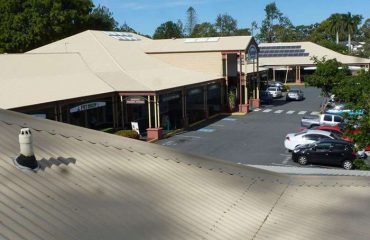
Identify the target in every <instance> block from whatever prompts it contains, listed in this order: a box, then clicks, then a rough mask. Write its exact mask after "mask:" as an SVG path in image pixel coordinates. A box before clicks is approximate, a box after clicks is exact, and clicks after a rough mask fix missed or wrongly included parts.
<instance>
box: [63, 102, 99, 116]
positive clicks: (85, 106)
mask: <svg viewBox="0 0 370 240" xmlns="http://www.w3.org/2000/svg"><path fill="white" fill-rule="evenodd" d="M105 106H106V103H105V102H91V103H85V104H82V105H79V106H76V107H73V108H71V109H70V110H69V112H70V113H76V112H82V111H86V110H89V109H94V108H99V107H105Z"/></svg>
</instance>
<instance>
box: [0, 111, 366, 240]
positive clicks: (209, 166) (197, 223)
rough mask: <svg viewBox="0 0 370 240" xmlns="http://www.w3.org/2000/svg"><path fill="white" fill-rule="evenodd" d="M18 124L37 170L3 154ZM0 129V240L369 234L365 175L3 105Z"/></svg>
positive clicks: (11, 147) (14, 146)
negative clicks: (197, 151)
mask: <svg viewBox="0 0 370 240" xmlns="http://www.w3.org/2000/svg"><path fill="white" fill-rule="evenodd" d="M24 125H27V126H28V127H30V128H31V129H32V130H33V131H32V132H33V136H34V147H35V155H36V157H37V159H38V161H39V163H40V165H41V170H40V171H38V172H37V173H27V172H22V171H20V170H18V169H16V168H15V167H14V165H13V163H12V160H11V158H12V157H15V156H16V155H17V153H18V151H19V146H18V143H17V135H18V133H19V130H20V128H21V126H24ZM63 132H65V133H64V135H62V133H63ZM0 133H1V134H0V185H1V186H0V239H38V240H39V239H48V240H49V239H79V240H81V239H89V240H90V239H233V240H234V239H267V238H269V239H323V236H324V237H325V239H349V238H350V237H351V238H356V239H369V237H370V233H369V232H368V231H367V230H368V227H367V223H368V222H369V220H370V211H369V210H370V206H369V204H368V199H369V197H370V191H369V189H370V180H369V179H367V178H344V179H343V178H329V177H324V178H318V177H315V178H310V177H287V176H284V175H281V174H274V173H270V172H268V171H264V170H257V169H254V168H249V167H245V166H240V165H236V164H231V163H227V162H223V161H220V160H214V159H210V158H206V157H199V156H194V155H191V154H186V153H181V152H178V151H176V150H170V149H167V148H163V147H161V146H157V145H153V144H147V143H142V142H138V141H135V140H129V139H122V138H120V137H116V136H112V135H107V134H104V133H98V132H94V131H92V130H87V129H82V128H78V127H74V126H69V125H65V124H61V123H57V122H52V121H48V120H41V119H40V120H39V119H35V118H32V117H30V116H25V115H22V114H18V113H12V112H9V111H3V110H0ZM99 139H100V140H101V141H97V140H99ZM354 218H355V219H356V223H355V224H354V223H353V224H352V223H351V222H352V220H353V219H354ZM333 219H335V220H333ZM348 224H350V226H349V227H348ZM297 225H299V227H297Z"/></svg>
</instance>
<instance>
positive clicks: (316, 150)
mask: <svg viewBox="0 0 370 240" xmlns="http://www.w3.org/2000/svg"><path fill="white" fill-rule="evenodd" d="M355 158H356V154H355V153H354V152H353V147H352V144H351V143H349V142H347V141H343V140H336V139H322V140H320V141H318V142H316V143H311V144H305V145H300V146H298V147H297V148H295V149H294V150H293V153H292V159H293V161H294V162H298V163H299V164H301V165H306V164H307V163H314V164H323V165H331V166H341V167H343V168H344V169H347V170H350V169H352V168H353V160H354V159H355Z"/></svg>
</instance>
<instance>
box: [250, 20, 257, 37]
mask: <svg viewBox="0 0 370 240" xmlns="http://www.w3.org/2000/svg"><path fill="white" fill-rule="evenodd" d="M257 29H258V25H257V22H256V21H253V22H252V23H251V35H252V36H254V30H257Z"/></svg>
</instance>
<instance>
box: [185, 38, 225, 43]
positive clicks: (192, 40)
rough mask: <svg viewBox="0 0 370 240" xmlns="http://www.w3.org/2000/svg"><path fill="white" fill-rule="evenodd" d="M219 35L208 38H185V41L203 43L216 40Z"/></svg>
mask: <svg viewBox="0 0 370 240" xmlns="http://www.w3.org/2000/svg"><path fill="white" fill-rule="evenodd" d="M219 40H220V38H219V37H210V38H187V39H185V41H184V42H185V43H205V42H218V41H219Z"/></svg>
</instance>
